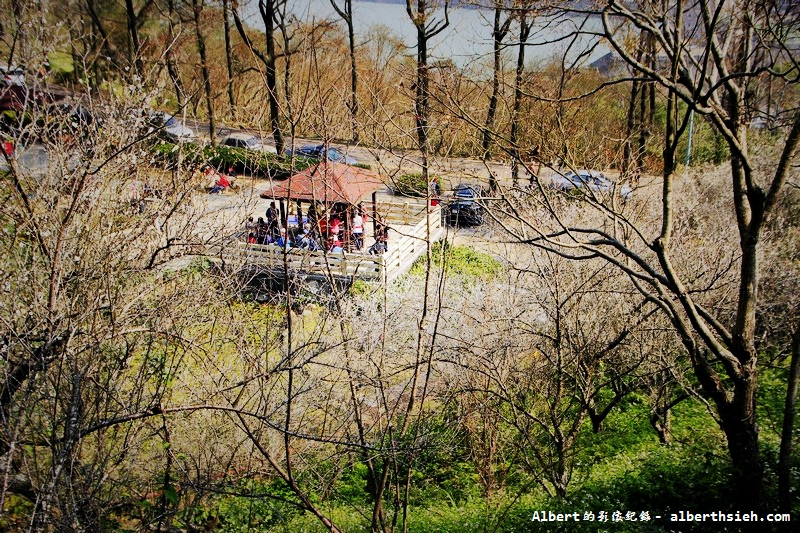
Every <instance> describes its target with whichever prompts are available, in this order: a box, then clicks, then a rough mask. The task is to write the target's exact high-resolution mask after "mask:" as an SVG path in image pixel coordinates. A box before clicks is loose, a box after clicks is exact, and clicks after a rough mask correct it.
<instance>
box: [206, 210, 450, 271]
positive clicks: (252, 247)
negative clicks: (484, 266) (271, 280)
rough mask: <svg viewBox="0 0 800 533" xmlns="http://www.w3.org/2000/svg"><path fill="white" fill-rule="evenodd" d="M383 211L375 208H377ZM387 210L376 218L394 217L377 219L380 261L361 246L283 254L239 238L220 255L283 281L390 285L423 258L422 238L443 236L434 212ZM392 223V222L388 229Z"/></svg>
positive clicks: (295, 250) (292, 250)
mask: <svg viewBox="0 0 800 533" xmlns="http://www.w3.org/2000/svg"><path fill="white" fill-rule="evenodd" d="M386 205H387V204H381V207H385V206H386ZM388 207H389V209H386V210H385V211H384V210H380V212H381V214H382V216H383V215H384V213H394V214H393V215H390V216H387V217H386V218H384V219H383V220H385V221H387V223H388V225H389V227H390V228H391V230H392V231H391V232H390V234H389V251H388V252H386V253H385V254H383V255H370V254H368V253H366V250H367V249H368V247H369V246H368V245H370V244H371V242H369V243H368V242H365V243H364V244H365V247H364V250H365V252H353V253H351V252H335V253H334V252H324V251H316V252H312V251H309V250H303V249H299V248H289V249H286V250H284V249H282V248H280V247H279V246H276V245H274V244H248V243H246V242H242V241H241V237H242V236H238V237H239V238H236V237H234V239H233V240H231V242H230V243H229V244H228V245H227V246H224V247H223V249H224V251H223V253H222V255H223V257H224V259H225V261H226V262H228V263H230V264H233V265H235V266H236V267H241V268H253V269H257V270H262V271H269V272H270V273H271V274H272V275H274V276H277V277H283V274H284V268H285V266H286V267H288V270H289V271H290V273H291V274H293V275H301V276H319V277H326V278H328V277H333V278H350V279H368V280H381V281H390V280H392V279H394V278H396V277H398V276H400V275H401V274H404V273H405V272H408V270H409V269H410V268H411V265H412V264H413V263H414V261H415V260H416V259H417V258H418V257H419V256H420V255H422V254H423V253H424V252H425V247H426V243H427V241H428V238H429V237H430V240H431V242H434V241H436V240H438V239H439V238H440V237H441V235H442V231H443V230H442V217H441V210H440V208H439V207H431V208H430V209H426V206H425V205H415V204H408V205H407V207H406V206H405V204H390V205H389V206H388ZM392 209H394V211H392ZM426 213H427V216H425V215H426ZM412 217H413V218H412ZM392 220H396V221H397V222H395V223H394V224H393V223H392V222H391V221H392ZM403 220H408V221H412V222H413V225H412V224H403V222H402V221H403ZM429 226H430V234H429V233H428V228H429Z"/></svg>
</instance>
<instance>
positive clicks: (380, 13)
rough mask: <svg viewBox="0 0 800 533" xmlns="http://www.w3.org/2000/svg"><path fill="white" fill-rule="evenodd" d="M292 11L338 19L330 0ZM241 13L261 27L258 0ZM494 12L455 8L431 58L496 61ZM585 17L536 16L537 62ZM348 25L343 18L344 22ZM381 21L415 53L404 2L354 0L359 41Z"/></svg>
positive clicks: (292, 2)
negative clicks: (493, 35) (493, 48)
mask: <svg viewBox="0 0 800 533" xmlns="http://www.w3.org/2000/svg"><path fill="white" fill-rule="evenodd" d="M288 2H289V4H288V5H289V8H290V10H291V11H292V12H293V13H294V14H295V15H296V16H297V17H298V18H300V19H301V20H304V21H312V20H324V19H330V20H339V19H338V15H337V14H336V12H335V11H334V9H333V7H332V6H331V4H330V1H329V0H288ZM241 13H242V16H243V18H244V19H245V20H246V21H247V23H248V25H250V26H252V27H254V28H262V27H263V24H262V22H261V18H260V14H259V13H258V2H257V0H247V1H244V2H242V7H241ZM493 17H494V14H493V11H491V10H483V9H474V8H466V7H456V8H451V9H450V25H449V26H448V28H447V29H445V30H444V31H443V32H442V33H441V34H439V35H438V36H436V37H435V38H434V39H433V40H432V45H431V48H430V53H429V55H430V58H431V60H434V61H435V60H437V59H447V58H449V59H452V60H453V61H454V62H455V63H456V64H457V65H458V66H461V67H465V66H468V65H473V64H476V65H485V64H488V63H487V62H489V61H491V53H492V37H491V32H492V21H493ZM442 18H443V11H441V10H439V11H438V12H437V13H436V20H441V19H442ZM581 23H582V21H581V20H577V19H574V18H568V19H563V20H555V19H553V18H546V17H540V18H539V19H538V20H537V23H536V26H535V27H536V28H537V31H536V32H534V33H533V34H532V37H531V38H530V39H529V41H528V42H529V43H532V45H531V46H529V47H528V50H527V51H526V56H527V57H528V58H529V61H530V62H532V63H535V62H543V61H547V60H549V59H551V58H553V57H555V56H557V55H562V54H563V53H564V51H565V50H566V49H567V42H566V41H560V42H558V39H559V38H561V37H563V36H564V35H567V34H568V33H569V32H571V31H573V30H574V29H575V28H576V26H577V25H579V24H581ZM340 24H341V25H342V27H344V22H340ZM587 24H588V27H591V28H592V29H597V28H598V27H599V21H597V20H590V21H588V23H587ZM379 25H382V26H384V27H386V28H388V30H389V31H390V32H391V33H392V34H394V35H395V36H396V37H397V38H398V39H400V40H401V41H402V42H403V43H404V44H405V45H406V46H407V47H408V49H409V51H408V53H409V54H413V53H415V51H414V50H415V46H416V28H415V27H414V25H413V24H412V23H411V20H410V19H409V18H408V14H407V13H406V8H405V4H404V3H403V4H395V3H380V2H366V1H360V0H354V2H353V26H354V28H355V32H356V39H357V42H358V41H360V42H363V41H364V40H365V39H366V37H367V34H368V31H369V30H370V28H373V27H375V26H379ZM517 32H518V30H516V29H512V31H511V33H510V34H509V36H508V37H507V38H506V43H507V44H512V43H514V42H516V38H515V36H514V35H515V33H517ZM592 44H593V43H592V42H591V41H589V40H588V39H587V38H584V39H582V41H581V42H580V46H577V47H575V46H573V48H572V50H571V53H572V54H573V55H574V54H577V53H578V52H577V50H578V49H583V48H586V47H588V46H591V45H592ZM595 44H596V43H595ZM607 52H608V48H607V47H605V46H602V45H601V46H598V47H596V48H595V49H594V51H593V52H592V53H590V54H589V55H588V56H587V58H586V59H585V60H584V61H583V62H584V63H587V62H591V61H594V60H595V59H598V58H599V57H600V56H602V55H603V54H605V53H607ZM508 55H509V58H511V57H515V55H516V49H513V50H509V52H508Z"/></svg>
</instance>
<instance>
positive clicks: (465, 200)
mask: <svg viewBox="0 0 800 533" xmlns="http://www.w3.org/2000/svg"><path fill="white" fill-rule="evenodd" d="M481 197H483V189H482V188H481V187H480V186H478V185H469V184H465V183H462V184H460V185H456V187H455V189H453V196H452V199H451V200H450V201H449V202H448V204H447V207H446V211H445V212H446V216H447V223H448V224H450V225H451V226H480V225H481V224H483V220H484V215H485V213H484V208H483V206H482V205H481V204H480V198H481Z"/></svg>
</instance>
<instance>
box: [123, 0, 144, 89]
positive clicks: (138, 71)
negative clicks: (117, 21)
mask: <svg viewBox="0 0 800 533" xmlns="http://www.w3.org/2000/svg"><path fill="white" fill-rule="evenodd" d="M125 18H126V22H127V25H128V39H129V42H128V46H129V49H128V53H129V60H130V64H131V65H132V66H133V69H134V74H135V75H136V76H139V77H140V78H141V76H142V71H143V70H144V67H143V65H142V58H141V56H140V54H141V51H142V44H141V41H140V40H139V24H138V20H137V17H136V11H135V10H134V9H133V0H125Z"/></svg>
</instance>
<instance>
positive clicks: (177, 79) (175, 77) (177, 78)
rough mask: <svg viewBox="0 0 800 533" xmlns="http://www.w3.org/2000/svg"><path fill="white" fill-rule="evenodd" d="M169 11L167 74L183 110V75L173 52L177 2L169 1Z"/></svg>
mask: <svg viewBox="0 0 800 533" xmlns="http://www.w3.org/2000/svg"><path fill="white" fill-rule="evenodd" d="M167 6H168V9H169V12H168V13H169V23H168V24H167V27H168V29H169V34H168V35H169V46H167V48H166V50H164V61H165V62H166V64H167V73H168V74H169V79H170V80H171V81H172V85H173V86H174V87H175V99H176V101H177V102H178V109H183V108H184V107H185V106H186V96H185V95H186V91H185V89H184V87H183V81H182V80H181V73H180V71H179V70H178V65H177V64H176V62H175V55H174V54H173V52H172V49H173V46H174V44H173V43H174V42H175V23H174V22H173V20H174V17H175V16H176V14H175V2H174V0H169V2H168V3H167Z"/></svg>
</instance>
